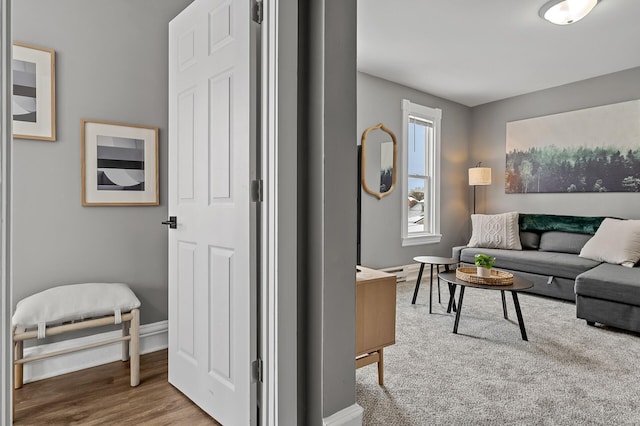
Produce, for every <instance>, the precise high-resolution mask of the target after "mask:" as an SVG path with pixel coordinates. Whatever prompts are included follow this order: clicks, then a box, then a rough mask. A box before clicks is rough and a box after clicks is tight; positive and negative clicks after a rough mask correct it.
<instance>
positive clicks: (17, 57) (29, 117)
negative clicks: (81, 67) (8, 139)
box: [11, 43, 56, 141]
mask: <svg viewBox="0 0 640 426" xmlns="http://www.w3.org/2000/svg"><path fill="white" fill-rule="evenodd" d="M55 57H56V52H55V51H54V50H51V49H47V48H44V47H37V46H31V45H28V44H23V43H14V44H13V60H12V63H11V69H12V74H13V75H12V76H13V96H12V106H11V107H12V110H13V111H12V112H13V137H14V138H20V139H36V140H44V141H55V140H56V98H55V92H56V90H55V88H56V78H55Z"/></svg>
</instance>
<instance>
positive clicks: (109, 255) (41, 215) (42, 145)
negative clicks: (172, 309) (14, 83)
mask: <svg viewBox="0 0 640 426" xmlns="http://www.w3.org/2000/svg"><path fill="white" fill-rule="evenodd" d="M191 1H192V0H137V1H128V0H109V1H104V0H56V1H50V0H20V1H15V2H14V8H13V22H14V27H13V30H14V40H16V41H21V42H25V43H29V44H34V45H40V46H44V47H48V48H52V49H54V50H55V51H56V63H57V67H56V106H57V141H56V142H38V141H31V140H22V139H17V140H15V141H14V158H13V160H14V168H13V171H14V175H13V177H14V181H13V184H14V204H13V208H14V210H13V212H14V215H13V217H14V223H13V232H14V233H13V237H14V240H13V241H14V242H13V283H14V287H13V290H14V303H15V302H16V301H18V300H20V299H22V298H23V297H25V296H28V295H30V294H33V293H36V292H38V291H41V290H44V289H46V288H49V287H53V286H55V285H60V284H68V283H79V282H96V281H98V282H126V283H129V284H130V285H131V287H132V288H133V290H134V292H135V293H136V294H137V295H138V297H139V298H140V300H141V302H142V311H141V312H142V322H143V323H151V322H155V321H160V320H164V319H167V230H166V228H165V227H164V226H162V225H160V222H161V221H162V220H165V218H166V215H167V203H166V200H167V157H166V154H167V122H168V109H167V108H168V106H167V84H168V80H167V79H168V77H167V70H168V62H167V61H168V59H167V55H168V47H167V39H168V23H169V21H170V20H171V19H172V18H173V17H174V16H175V15H177V14H178V13H179V12H180V11H181V10H182V9H184V8H185V7H186V6H187V5H188V4H189V3H191ZM81 118H90V119H99V120H109V121H118V122H125V123H136V124H142V125H147V126H154V127H159V129H160V132H159V136H160V139H159V155H160V206H158V207H82V206H81V205H80V201H81V200H80V188H81V187H80V119H81Z"/></svg>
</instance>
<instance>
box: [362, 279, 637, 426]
mask: <svg viewBox="0 0 640 426" xmlns="http://www.w3.org/2000/svg"><path fill="white" fill-rule="evenodd" d="M435 289H436V287H435V286H434V299H435V303H434V307H433V314H431V315H429V292H428V286H426V285H424V284H423V285H422V286H421V289H420V290H421V291H420V294H419V296H418V300H417V303H416V305H413V306H412V305H411V296H412V292H413V284H412V283H411V284H399V285H398V299H397V315H396V318H397V322H396V344H395V345H393V346H390V347H388V348H386V349H385V363H384V364H385V386H384V387H381V386H378V382H377V369H376V366H375V364H374V365H370V366H367V367H364V368H361V369H359V370H357V373H356V393H357V394H356V400H357V402H358V404H360V406H362V407H363V408H364V424H365V425H445V424H446V425H640V336H638V335H637V334H631V333H624V332H621V331H618V330H614V329H609V328H605V327H600V326H596V327H589V326H587V325H586V323H585V321H584V320H578V319H577V318H576V315H575V305H573V304H570V303H565V302H562V301H558V300H553V299H548V298H542V297H537V296H533V295H527V294H521V295H520V304H521V307H522V313H523V316H524V322H525V325H526V329H527V334H528V337H529V341H528V342H525V341H523V340H522V339H521V337H520V331H519V329H518V325H517V320H516V315H515V310H514V308H513V301H512V299H511V297H510V294H509V293H507V296H508V297H507V307H508V309H509V317H510V318H511V319H510V320H504V319H503V318H502V305H501V302H500V293H499V292H495V291H487V290H479V289H473V288H468V289H467V290H466V291H465V297H464V306H463V310H462V316H461V319H460V325H459V328H458V333H459V334H458V335H455V334H453V333H452V330H453V321H454V314H447V313H446V303H445V302H446V299H447V297H448V290H447V288H446V285H443V286H442V296H443V298H442V302H443V303H442V304H438V303H437V292H436V291H435Z"/></svg>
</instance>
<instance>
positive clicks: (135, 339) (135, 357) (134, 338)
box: [129, 309, 140, 386]
mask: <svg viewBox="0 0 640 426" xmlns="http://www.w3.org/2000/svg"><path fill="white" fill-rule="evenodd" d="M131 314H132V315H133V318H131V328H130V330H129V333H130V334H131V345H130V348H131V354H130V356H131V361H130V363H129V368H130V370H131V386H138V385H139V384H140V311H139V310H138V309H133V310H132V311H131Z"/></svg>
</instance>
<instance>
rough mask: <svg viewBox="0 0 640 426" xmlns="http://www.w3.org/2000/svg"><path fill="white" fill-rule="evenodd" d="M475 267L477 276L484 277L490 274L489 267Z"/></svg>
mask: <svg viewBox="0 0 640 426" xmlns="http://www.w3.org/2000/svg"><path fill="white" fill-rule="evenodd" d="M476 269H477V275H478V276H479V277H484V278H486V277H490V276H491V269H488V268H483V267H482V266H478V267H477V268H476Z"/></svg>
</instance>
